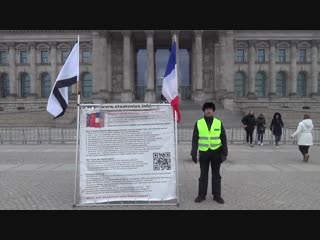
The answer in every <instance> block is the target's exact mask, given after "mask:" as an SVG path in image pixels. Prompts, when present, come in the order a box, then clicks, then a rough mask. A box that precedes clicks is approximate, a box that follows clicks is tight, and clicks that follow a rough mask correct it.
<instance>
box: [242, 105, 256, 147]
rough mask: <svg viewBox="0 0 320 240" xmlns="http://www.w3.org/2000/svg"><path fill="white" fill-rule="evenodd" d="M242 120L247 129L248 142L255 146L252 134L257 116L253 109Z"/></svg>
mask: <svg viewBox="0 0 320 240" xmlns="http://www.w3.org/2000/svg"><path fill="white" fill-rule="evenodd" d="M241 122H242V124H243V127H244V130H245V131H246V140H247V144H249V143H250V146H251V147H253V143H252V138H253V137H252V136H253V132H254V128H255V126H256V118H255V116H254V113H253V111H249V113H248V114H247V115H245V116H244V117H243V118H242V120H241Z"/></svg>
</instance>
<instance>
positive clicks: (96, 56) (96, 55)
mask: <svg viewBox="0 0 320 240" xmlns="http://www.w3.org/2000/svg"><path fill="white" fill-rule="evenodd" d="M100 47H101V46H100V34H99V32H97V31H93V32H92V98H97V97H98V92H99V91H100V89H101V88H100V84H99V82H101V67H100V66H101V51H100Z"/></svg>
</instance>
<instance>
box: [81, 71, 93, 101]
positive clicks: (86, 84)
mask: <svg viewBox="0 0 320 240" xmlns="http://www.w3.org/2000/svg"><path fill="white" fill-rule="evenodd" d="M82 93H83V97H91V94H92V77H91V74H90V73H84V74H83V78H82Z"/></svg>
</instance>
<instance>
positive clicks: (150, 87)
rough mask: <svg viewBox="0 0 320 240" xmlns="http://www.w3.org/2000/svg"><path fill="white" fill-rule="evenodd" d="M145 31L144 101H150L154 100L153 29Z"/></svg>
mask: <svg viewBox="0 0 320 240" xmlns="http://www.w3.org/2000/svg"><path fill="white" fill-rule="evenodd" d="M145 33H146V35H147V88H146V92H145V97H144V101H145V102H148V103H152V102H155V101H156V93H155V89H154V83H155V79H154V45H153V34H154V31H145Z"/></svg>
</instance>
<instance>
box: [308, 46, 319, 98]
mask: <svg viewBox="0 0 320 240" xmlns="http://www.w3.org/2000/svg"><path fill="white" fill-rule="evenodd" d="M317 44H318V43H317V41H312V48H311V91H310V92H311V94H310V95H311V97H316V98H317V97H319V96H318V46H317ZM309 89H310V88H309Z"/></svg>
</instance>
